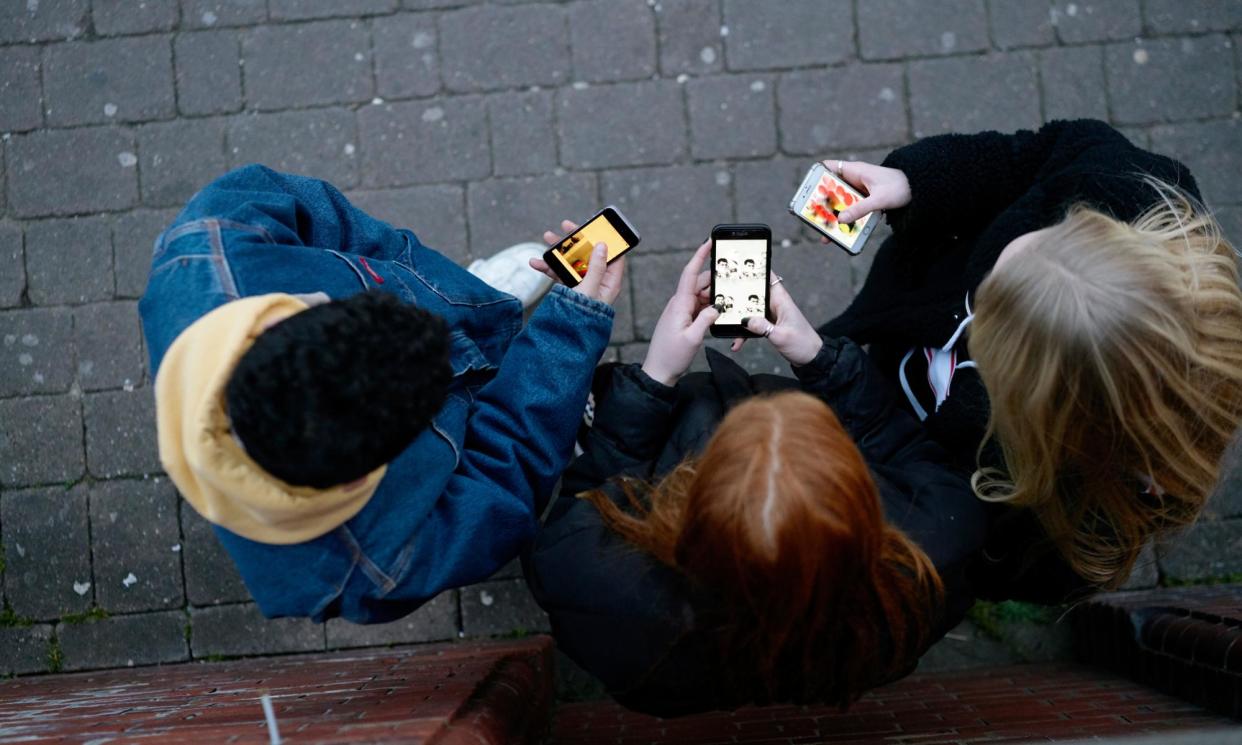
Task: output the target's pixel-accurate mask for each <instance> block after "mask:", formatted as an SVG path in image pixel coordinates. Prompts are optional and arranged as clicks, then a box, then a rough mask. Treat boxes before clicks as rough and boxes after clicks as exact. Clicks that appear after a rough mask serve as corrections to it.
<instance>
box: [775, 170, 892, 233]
mask: <svg viewBox="0 0 1242 745" xmlns="http://www.w3.org/2000/svg"><path fill="white" fill-rule="evenodd" d="M862 198H863V195H862V192H860V191H858V190H857V189H855V188H854V187H853V186H850V185H849V184H848V183H846V182H845V179H843V178H841V177H840V176H837V175H836V174H835V173H831V172H829V171H828V169H827V168H824V164H823V163H816V164H815V165H813V166H811V170H809V171H807V172H806V176H805V177H804V178H803V179H802V184H801V185H800V186H799V187H798V191H797V192H795V193H794V197H793V199H791V200H789V211H790V213H792V214H793V215H794V216H795V217H797V218H798V219H799V220H801V221H802V222H804V223H806V224H807V225H810V226H811V227H812V228H814V229H815V230H816V231H817V232H818V233H819V234H820V235H822V236H824V237H825V238H827V239H828V240H830V241H832V242H833V243H835V244H837V245H838V246H840V247H841V248H843V249H845V251H846V252H847V253H849V254H851V255H853V256H857V255H858V254H859V253H861V252H862V250H863V245H864V244H866V242H867V239H868V238H870V237H871V233H872V231H874V230H875V226H876V225H877V224H879V220H878V219H876V217H877V215H876V214H875V213H874V212H868V213H867V214H865V215H863V216H862V217H859V218H857V219H855V220H854V222H849V223H843V222H841V221H840V220H838V219H837V217H838V216H839V215H840V214H841V212H842V210H844V209H845V208H846V207H849V206H850V205H852V204H854V203H855V202H857V201H859V200H861V199H862Z"/></svg>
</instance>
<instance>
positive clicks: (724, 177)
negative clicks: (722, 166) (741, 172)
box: [716, 171, 730, 186]
mask: <svg viewBox="0 0 1242 745" xmlns="http://www.w3.org/2000/svg"><path fill="white" fill-rule="evenodd" d="M729 181H730V178H729V172H728V171H716V185H717V186H728V185H729Z"/></svg>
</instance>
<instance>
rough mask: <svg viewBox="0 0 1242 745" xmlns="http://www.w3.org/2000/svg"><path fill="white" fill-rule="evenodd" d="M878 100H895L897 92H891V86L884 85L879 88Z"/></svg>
mask: <svg viewBox="0 0 1242 745" xmlns="http://www.w3.org/2000/svg"><path fill="white" fill-rule="evenodd" d="M880 100H881V101H895V100H897V94H896V93H894V92H893V89H892V88H889V87H888V86H884V87H883V88H881V89H880Z"/></svg>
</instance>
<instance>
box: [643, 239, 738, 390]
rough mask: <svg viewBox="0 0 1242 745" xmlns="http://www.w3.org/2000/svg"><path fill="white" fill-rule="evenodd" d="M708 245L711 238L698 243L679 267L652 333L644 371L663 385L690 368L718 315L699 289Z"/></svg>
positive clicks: (704, 279)
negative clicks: (687, 260) (688, 257)
mask: <svg viewBox="0 0 1242 745" xmlns="http://www.w3.org/2000/svg"><path fill="white" fill-rule="evenodd" d="M711 248H712V244H711V241H707V242H705V243H704V244H703V245H701V246H699V250H697V251H695V252H694V256H692V257H691V258H690V261H689V263H687V264H686V266H685V268H684V269H682V270H681V276H680V277H679V278H678V281H677V289H676V291H674V292H673V296H672V297H671V298H669V301H668V303H667V304H666V305H665V306H664V312H663V313H661V314H660V320H659V321H657V322H656V327H655V331H653V332H652V333H651V343H650V344H649V345H647V357H646V359H645V360H644V361H643V372H645V373H647V375H648V376H649V377H650V378H652V379H653V380H656V381H658V382H660V383H663V384H664V385H672V384H674V383H676V382H677V379H678V378H680V377H681V376H682V375H683V374H685V372H686V370H688V369H690V363H691V362H693V361H694V355H695V353H697V352H698V351H699V347H701V346H703V337H704V336H705V335H706V334H707V329H708V328H709V327H710V326H711V324H712V322H713V321H715V320H716V318H717V317H718V316H719V315H720V312H719V311H717V310H716V308H715V307H714V306H713V305H711V304H710V302H709V301H708V300H707V299H706V297H705V296H704V294H703V293H702V292H701V291H702V290H705V289H707V283H708V278H707V277H706V276H704V275H703V274H702V269H703V264H704V263H705V262H706V261H707V258H708V255H709V254H710V253H711Z"/></svg>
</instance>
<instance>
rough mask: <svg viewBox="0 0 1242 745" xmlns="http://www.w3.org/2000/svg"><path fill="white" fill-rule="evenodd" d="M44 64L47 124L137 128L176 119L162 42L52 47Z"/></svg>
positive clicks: (168, 53) (167, 52) (166, 46)
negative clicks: (142, 123) (122, 124)
mask: <svg viewBox="0 0 1242 745" xmlns="http://www.w3.org/2000/svg"><path fill="white" fill-rule="evenodd" d="M44 60H45V61H44V66H43V89H44V90H43V92H44V108H45V113H46V114H47V120H48V123H49V124H52V125H54V126H64V125H71V124H105V123H110V122H137V121H146V120H149V119H166V118H168V117H171V116H173V114H175V113H176V103H175V100H176V99H175V98H174V96H173V72H172V45H171V39H169V38H168V37H166V36H144V37H137V38H132V39H105V40H101V41H96V42H91V43H80V42H74V43H68V44H53V45H51V46H49V47H48V48H47V50H46V52H45V54H44Z"/></svg>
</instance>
